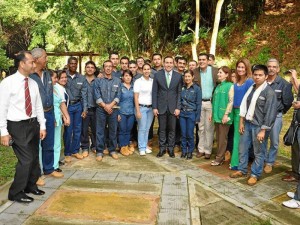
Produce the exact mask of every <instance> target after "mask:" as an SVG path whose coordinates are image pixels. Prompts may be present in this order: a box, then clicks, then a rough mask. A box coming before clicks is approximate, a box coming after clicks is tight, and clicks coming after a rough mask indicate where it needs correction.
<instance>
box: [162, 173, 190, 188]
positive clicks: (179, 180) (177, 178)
mask: <svg viewBox="0 0 300 225" xmlns="http://www.w3.org/2000/svg"><path fill="white" fill-rule="evenodd" d="M186 183H187V177H186V176H185V175H181V174H178V175H173V174H172V175H165V177H164V184H175V185H176V184H186Z"/></svg>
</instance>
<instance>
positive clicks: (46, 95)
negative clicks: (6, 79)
mask: <svg viewBox="0 0 300 225" xmlns="http://www.w3.org/2000/svg"><path fill="white" fill-rule="evenodd" d="M31 54H32V56H33V58H34V59H35V64H36V68H35V71H34V73H33V74H31V75H30V78H32V79H33V80H35V81H36V83H37V84H38V86H39V91H40V95H41V98H42V103H43V108H44V116H45V119H46V130H47V135H46V138H45V139H44V140H42V141H41V145H40V154H39V157H40V166H41V169H42V170H43V172H44V174H45V175H51V176H53V177H63V176H64V175H63V174H62V173H59V172H57V171H55V170H54V167H53V164H54V123H55V119H54V109H53V85H52V80H51V76H50V73H49V71H47V70H45V68H46V65H47V53H46V51H45V50H44V49H41V48H34V49H32V51H31ZM37 184H38V185H43V184H44V181H43V180H41V179H39V180H38V183H37Z"/></svg>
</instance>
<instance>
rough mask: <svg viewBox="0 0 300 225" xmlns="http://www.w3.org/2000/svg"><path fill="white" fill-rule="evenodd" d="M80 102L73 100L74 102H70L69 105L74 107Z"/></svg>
mask: <svg viewBox="0 0 300 225" xmlns="http://www.w3.org/2000/svg"><path fill="white" fill-rule="evenodd" d="M78 102H80V100H74V101H70V102H69V105H75V104H76V103H78Z"/></svg>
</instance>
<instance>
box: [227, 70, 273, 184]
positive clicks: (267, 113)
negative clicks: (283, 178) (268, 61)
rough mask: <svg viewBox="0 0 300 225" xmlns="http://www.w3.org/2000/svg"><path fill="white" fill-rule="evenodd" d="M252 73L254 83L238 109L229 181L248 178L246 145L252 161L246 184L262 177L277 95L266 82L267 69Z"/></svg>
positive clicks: (253, 182) (254, 182)
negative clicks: (235, 154)
mask: <svg viewBox="0 0 300 225" xmlns="http://www.w3.org/2000/svg"><path fill="white" fill-rule="evenodd" d="M252 73H253V76H252V77H253V80H254V83H255V84H254V85H253V86H252V87H250V88H249V90H248V91H247V93H246V94H245V96H244V98H243V101H242V104H241V107H240V110H241V111H240V126H239V131H240V133H241V137H240V143H239V165H238V171H236V172H234V173H232V174H230V177H231V178H237V177H242V176H243V175H247V170H248V158H249V146H251V145H253V149H254V156H255V159H254V162H253V163H252V165H251V176H250V178H249V180H248V184H249V185H255V184H256V183H257V180H258V178H259V177H260V176H261V174H262V171H263V166H264V159H265V151H266V148H267V139H268V135H269V133H270V130H271V128H272V126H273V124H274V122H275V119H276V115H277V107H276V106H277V101H276V94H275V92H274V91H273V89H272V88H271V87H270V86H269V85H268V84H267V82H266V79H267V77H268V68H267V67H266V66H264V65H255V66H254V67H253V68H252Z"/></svg>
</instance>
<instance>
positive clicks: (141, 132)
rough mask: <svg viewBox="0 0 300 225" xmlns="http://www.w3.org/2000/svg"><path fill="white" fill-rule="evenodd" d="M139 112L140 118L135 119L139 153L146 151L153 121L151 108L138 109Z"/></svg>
mask: <svg viewBox="0 0 300 225" xmlns="http://www.w3.org/2000/svg"><path fill="white" fill-rule="evenodd" d="M140 111H141V114H142V118H141V119H137V122H138V144H139V151H146V148H147V143H148V134H149V129H150V126H151V123H152V121H153V112H152V108H147V107H140Z"/></svg>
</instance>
